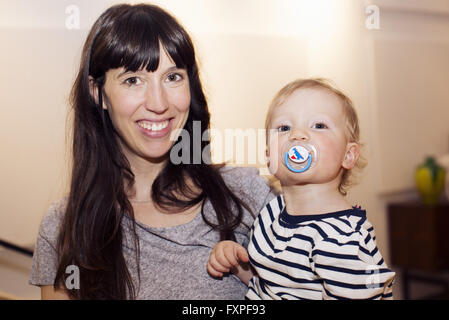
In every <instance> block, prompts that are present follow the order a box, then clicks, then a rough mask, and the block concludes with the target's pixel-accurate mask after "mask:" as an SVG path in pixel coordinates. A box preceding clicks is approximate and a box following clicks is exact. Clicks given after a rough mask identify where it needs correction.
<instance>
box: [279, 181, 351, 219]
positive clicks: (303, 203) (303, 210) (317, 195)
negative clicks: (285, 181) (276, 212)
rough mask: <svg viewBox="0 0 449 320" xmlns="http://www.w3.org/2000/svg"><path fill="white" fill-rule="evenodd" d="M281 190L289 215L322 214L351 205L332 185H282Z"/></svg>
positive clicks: (344, 208) (347, 207) (345, 208)
mask: <svg viewBox="0 0 449 320" xmlns="http://www.w3.org/2000/svg"><path fill="white" fill-rule="evenodd" d="M282 192H283V195H284V201H285V205H286V208H287V212H288V213H289V214H291V215H311V214H323V213H328V212H335V211H341V210H347V209H351V205H349V203H348V202H347V201H346V199H345V197H344V196H343V195H342V194H341V193H340V192H339V191H338V190H337V189H336V188H335V186H333V185H326V184H308V185H303V186H297V185H294V186H283V187H282Z"/></svg>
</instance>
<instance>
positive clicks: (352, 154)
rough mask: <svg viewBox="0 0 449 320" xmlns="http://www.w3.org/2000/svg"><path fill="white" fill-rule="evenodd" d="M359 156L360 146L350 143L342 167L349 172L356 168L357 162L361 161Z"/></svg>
mask: <svg viewBox="0 0 449 320" xmlns="http://www.w3.org/2000/svg"><path fill="white" fill-rule="evenodd" d="M359 155H360V146H359V145H358V144H357V143H355V142H351V143H348V145H347V146H346V154H345V157H344V159H343V163H342V164H341V166H342V167H343V168H345V169H347V170H350V169H352V168H354V166H355V164H356V163H357V160H358V159H359Z"/></svg>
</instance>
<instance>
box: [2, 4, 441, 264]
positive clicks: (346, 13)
mask: <svg viewBox="0 0 449 320" xmlns="http://www.w3.org/2000/svg"><path fill="white" fill-rule="evenodd" d="M392 1H393V0H392ZM115 2H116V1H104V0H102V1H100V0H98V1H86V0H83V1H80V0H78V1H77V0H71V1H59V0H58V1H56V0H54V1H50V0H42V1H31V0H29V1H27V0H21V1H3V2H2V3H1V4H0V12H1V13H0V39H1V43H2V50H1V51H0V61H2V69H3V70H2V76H1V77H0V88H1V89H0V90H1V96H0V108H1V111H0V114H1V117H0V145H1V149H2V157H1V166H0V177H1V181H0V188H1V189H0V191H1V193H0V194H1V201H0V237H1V238H4V239H8V240H10V241H14V242H17V243H19V244H23V245H28V244H31V243H33V242H34V240H35V238H36V235H37V231H38V226H39V223H40V220H41V219H42V216H43V215H44V214H45V210H46V208H47V207H48V205H49V204H50V202H52V201H54V200H55V199H57V198H58V197H60V196H61V195H62V194H63V192H64V186H65V181H66V176H67V174H66V165H65V163H66V155H65V147H64V144H65V125H66V111H67V103H66V101H67V96H68V93H69V90H70V86H71V83H72V81H73V78H74V72H75V70H76V65H77V63H78V62H77V61H78V57H79V53H80V49H81V45H82V43H83V40H84V37H85V35H86V32H87V29H88V28H89V27H90V26H91V24H92V23H93V21H94V19H95V18H96V17H97V16H98V15H99V14H100V13H101V12H102V10H103V9H104V8H106V7H107V6H109V5H110V4H111V3H115ZM155 2H157V3H159V4H161V6H163V7H165V8H166V9H168V10H169V11H171V12H172V13H174V14H175V15H176V16H177V17H178V18H179V20H180V21H181V22H182V23H183V24H184V25H185V27H186V28H187V29H188V30H190V33H191V35H192V37H193V39H194V41H195V44H196V47H197V53H198V57H199V60H200V64H201V71H202V77H203V82H204V86H205V89H206V93H207V96H208V98H209V103H210V109H211V112H212V124H213V126H214V128H217V129H218V130H219V131H224V130H225V129H226V128H241V129H251V128H263V123H264V118H265V112H266V109H267V105H268V103H269V101H270V99H271V98H272V96H273V95H274V93H275V92H276V91H277V90H278V89H279V88H281V87H282V86H283V85H284V84H286V83H287V82H289V81H291V80H293V79H295V78H298V77H306V76H323V77H328V78H331V79H333V80H335V82H336V83H337V84H338V85H339V86H340V87H341V88H342V89H343V90H344V91H346V92H347V93H348V94H349V95H350V96H351V97H352V98H353V100H354V102H355V104H356V106H357V109H358V112H359V115H360V120H361V127H362V138H363V141H364V142H365V144H366V150H365V152H366V154H367V157H368V160H369V165H368V167H367V168H366V171H365V173H364V176H363V179H362V181H361V183H360V184H359V185H358V186H357V187H355V188H354V189H353V191H352V192H351V194H350V199H351V201H353V202H354V204H360V205H362V206H363V207H365V208H366V209H367V210H368V216H369V219H370V220H371V221H372V223H373V225H374V226H375V228H376V232H377V238H378V243H379V246H380V248H381V251H382V252H383V253H384V255H385V256H386V257H388V254H389V252H388V241H387V240H388V239H387V224H386V214H385V204H386V203H387V201H388V198H385V194H386V193H388V192H391V191H401V190H404V189H407V188H410V187H412V183H413V181H412V179H411V175H412V174H413V168H414V167H415V166H416V165H417V162H418V161H421V159H422V157H423V156H424V154H425V153H429V152H432V153H435V154H443V153H447V152H449V143H448V140H449V133H448V132H447V129H446V127H447V124H448V121H449V111H448V110H449V106H448V101H449V93H448V91H447V90H446V89H445V88H446V87H447V84H448V83H447V81H448V78H447V77H448V76H447V75H448V74H449V65H448V59H447V53H449V47H448V41H449V32H447V31H448V28H449V22H448V14H449V11H448V10H446V9H447V8H446V2H441V1H433V2H432V1H428V2H427V1H426V2H427V3H430V5H429V6H430V7H428V8H427V9H428V10H425V11H426V12H425V14H421V12H422V10H423V7H422V6H421V7H420V5H419V4H417V2H414V1H412V2H411V3H412V4H413V5H414V7H413V8H411V9H410V8H408V7H407V5H406V4H404V3H405V2H403V1H399V2H398V1H395V0H394V3H395V5H394V6H392V5H391V3H393V2H391V1H390V2H389V1H386V0H385V1H378V2H376V1H375V3H379V5H381V7H380V9H381V16H380V19H381V20H380V21H381V25H380V30H367V29H366V28H365V19H366V16H365V11H364V9H365V4H367V3H368V2H363V1H358V0H353V1H352V0H351V1H340V0H338V1H324V0H320V1H318V0H314V1H300V0H289V1H287V0H284V1H274V0H270V1H269V0H246V1H237V0H226V1H225V0H209V1H206V0H201V1H200V0H190V1H174V0H167V1H155ZM398 3H399V5H398ZM401 3H402V6H401ZM71 4H75V5H78V7H79V9H80V18H81V20H80V22H81V29H80V30H68V29H66V27H65V19H66V16H67V15H66V14H65V8H66V6H68V5H71ZM429 8H430V9H429ZM424 9H426V8H424ZM429 37H430V38H429ZM429 39H430V41H429ZM417 79H420V80H419V81H418V80H417ZM427 83H428V84H429V87H425V86H426V84H427ZM423 86H424V87H425V90H419V89H420V88H423ZM435 86H437V87H435ZM411 88H413V90H412V89H411ZM429 96H431V102H432V103H429V104H426V101H428V98H429ZM424 104H426V107H425V108H426V109H425V110H429V112H427V111H426V112H424V111H423V110H424V109H423V108H424V107H423V105H424ZM430 110H431V112H430ZM444 119H447V120H446V121H445V120H444ZM423 121H424V122H423ZM420 123H425V124H426V125H428V126H425V127H423V128H422V130H420V131H414V130H412V129H411V128H413V127H414V126H416V125H417V124H418V125H419V124H420ZM435 123H436V125H434V124H435ZM396 125H397V126H396ZM417 141H419V142H420V143H417ZM427 142H428V143H427ZM423 144H424V145H425V147H424V148H422V147H423ZM214 147H215V153H214V154H215V156H216V157H217V159H220V160H232V159H228V158H226V157H224V155H223V154H222V153H223V150H222V149H220V146H217V144H214ZM410 150H413V151H410ZM404 152H405V154H404ZM404 155H405V156H404ZM259 165H260V166H263V164H259ZM387 261H388V258H387Z"/></svg>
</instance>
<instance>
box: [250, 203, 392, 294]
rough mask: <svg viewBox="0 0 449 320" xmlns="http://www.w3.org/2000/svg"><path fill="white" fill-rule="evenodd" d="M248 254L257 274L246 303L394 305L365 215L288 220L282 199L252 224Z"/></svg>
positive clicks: (353, 213) (389, 281) (341, 213)
mask: <svg viewBox="0 0 449 320" xmlns="http://www.w3.org/2000/svg"><path fill="white" fill-rule="evenodd" d="M248 253H249V256H250V261H251V264H252V266H253V267H254V268H255V269H256V271H257V276H254V277H253V278H252V279H251V281H250V283H249V290H248V293H247V295H246V298H247V299H314V300H315V299H316V300H319V299H392V298H393V295H392V285H393V279H394V276H395V273H394V272H392V271H391V270H390V269H389V268H388V267H387V265H386V263H385V261H384V259H383V258H382V255H381V254H380V252H379V250H378V248H377V245H376V240H375V235H374V228H373V226H372V225H371V224H370V223H369V222H368V220H367V219H366V212H365V211H364V210H361V209H359V208H356V207H354V208H353V209H350V210H344V211H339V212H332V213H327V214H320V215H306V216H292V215H289V214H288V213H287V211H286V210H285V204H284V199H283V197H282V195H280V196H278V197H277V198H275V199H273V200H272V201H270V203H268V204H267V205H266V207H265V208H264V209H263V210H262V211H261V212H260V214H259V215H258V217H257V218H256V220H255V221H254V224H253V227H252V230H251V241H250V244H249V246H248Z"/></svg>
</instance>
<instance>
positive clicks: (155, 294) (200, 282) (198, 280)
mask: <svg viewBox="0 0 449 320" xmlns="http://www.w3.org/2000/svg"><path fill="white" fill-rule="evenodd" d="M221 173H222V176H223V178H224V180H225V182H226V184H227V185H228V187H229V188H230V189H231V190H233V192H234V193H235V194H236V195H237V196H238V197H240V198H241V199H242V200H243V201H245V203H247V204H248V206H250V208H251V209H252V210H253V212H254V213H255V214H258V213H259V211H260V210H261V209H262V208H263V207H264V206H265V205H266V204H267V203H268V202H269V201H270V200H271V199H273V198H274V197H275V195H274V194H273V193H272V192H271V191H270V188H269V186H268V183H267V181H266V180H265V179H263V178H262V177H260V176H259V172H258V170H257V169H255V168H239V167H225V168H222V169H221ZM65 205H66V199H62V200H60V201H58V202H55V203H53V204H52V205H51V206H50V208H49V210H48V213H47V214H46V216H45V217H44V219H43V221H42V223H41V226H40V229H39V234H38V237H37V241H36V248H35V251H34V256H33V265H32V269H31V277H30V284H32V285H53V282H54V279H55V276H56V268H57V254H56V249H55V248H56V241H57V237H58V231H59V230H58V229H59V225H60V223H61V219H62V216H63V214H64V212H65ZM204 213H205V215H206V216H207V217H208V220H210V221H213V222H216V221H217V220H216V213H215V211H214V209H213V207H212V204H211V203H210V202H209V201H208V200H206V201H205V203H204ZM253 221H254V218H253V217H252V216H251V214H250V213H249V212H248V211H246V210H244V216H243V223H245V224H246V225H248V226H251V225H252V223H253ZM131 223H132V221H131V219H129V218H125V219H124V220H123V222H122V227H123V230H124V232H125V237H124V239H125V240H124V241H123V253H124V257H125V259H126V261H127V264H128V269H129V271H130V274H131V276H132V278H133V280H134V284H135V287H136V290H138V291H137V299H200V300H203V299H223V300H238V299H244V297H245V294H246V291H247V287H246V285H245V284H243V283H242V282H240V280H239V279H238V278H237V277H236V276H234V275H232V274H231V275H229V276H224V277H223V278H222V279H214V278H212V277H211V276H209V274H208V273H207V270H206V264H207V261H208V260H209V255H210V252H211V250H212V248H213V247H214V245H215V244H216V243H217V242H219V241H220V237H219V233H218V232H216V231H211V228H210V227H209V226H208V225H207V224H206V223H205V222H204V221H203V217H202V216H201V213H200V212H199V213H198V214H197V215H196V216H195V218H194V219H193V220H192V221H190V222H188V223H186V224H183V225H178V226H174V227H166V228H154V227H150V226H148V225H145V224H142V223H140V222H138V221H137V222H136V232H137V235H138V237H139V241H140V277H141V282H140V287H139V286H138V283H137V266H136V265H135V250H134V247H133V245H132V244H131V242H130V239H132V238H131V237H130V235H131V226H132V225H131ZM235 235H236V238H237V242H239V243H240V244H242V245H243V246H244V247H247V245H248V242H249V230H248V229H247V228H246V227H245V226H244V225H241V226H239V227H238V228H237V229H236V230H235ZM126 239H128V242H127V240H126ZM81 277H82V275H81Z"/></svg>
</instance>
